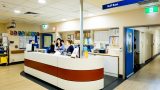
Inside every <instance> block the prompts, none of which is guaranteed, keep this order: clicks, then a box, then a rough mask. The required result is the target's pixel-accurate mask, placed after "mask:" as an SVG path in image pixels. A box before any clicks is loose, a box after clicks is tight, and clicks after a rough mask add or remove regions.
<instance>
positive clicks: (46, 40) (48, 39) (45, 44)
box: [42, 33, 53, 49]
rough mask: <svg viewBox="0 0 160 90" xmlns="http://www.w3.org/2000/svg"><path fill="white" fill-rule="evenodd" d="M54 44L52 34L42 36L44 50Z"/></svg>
mask: <svg viewBox="0 0 160 90" xmlns="http://www.w3.org/2000/svg"><path fill="white" fill-rule="evenodd" d="M52 42H53V35H52V34H46V33H45V34H42V48H44V49H48V48H49V47H50V45H51V43H52Z"/></svg>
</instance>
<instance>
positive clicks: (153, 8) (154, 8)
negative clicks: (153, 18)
mask: <svg viewBox="0 0 160 90" xmlns="http://www.w3.org/2000/svg"><path fill="white" fill-rule="evenodd" d="M157 12H159V7H158V6H150V7H146V8H145V13H146V14H150V13H157Z"/></svg>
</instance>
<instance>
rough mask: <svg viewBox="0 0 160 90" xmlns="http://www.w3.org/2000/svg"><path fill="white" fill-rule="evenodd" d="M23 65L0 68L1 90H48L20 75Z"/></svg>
mask: <svg viewBox="0 0 160 90" xmlns="http://www.w3.org/2000/svg"><path fill="white" fill-rule="evenodd" d="M22 71H23V64H19V65H11V66H0V90H47V89H45V88H44V87H42V86H40V85H39V84H36V83H34V82H32V81H30V80H29V79H26V78H24V77H22V76H21V75H20V72H22Z"/></svg>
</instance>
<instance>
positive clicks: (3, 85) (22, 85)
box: [0, 64, 117, 90]
mask: <svg viewBox="0 0 160 90" xmlns="http://www.w3.org/2000/svg"><path fill="white" fill-rule="evenodd" d="M23 70H24V68H23V64H17V65H10V66H0V90H48V89H49V90H60V89H59V88H57V87H55V86H53V85H50V84H48V83H46V82H44V81H41V80H39V79H36V78H34V77H32V76H30V75H27V74H25V73H24V72H23ZM116 81H117V78H114V77H111V76H105V88H104V89H103V90H109V89H110V88H114V85H113V86H111V87H109V86H110V85H111V84H110V83H112V82H116ZM116 85H117V84H116ZM108 87H109V89H108Z"/></svg>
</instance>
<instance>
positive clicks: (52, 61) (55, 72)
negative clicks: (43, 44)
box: [24, 52, 104, 90]
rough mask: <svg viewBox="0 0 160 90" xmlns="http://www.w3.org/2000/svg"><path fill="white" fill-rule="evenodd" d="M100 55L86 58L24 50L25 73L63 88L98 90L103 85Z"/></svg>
mask: <svg viewBox="0 0 160 90" xmlns="http://www.w3.org/2000/svg"><path fill="white" fill-rule="evenodd" d="M103 66H104V65H103V60H101V57H98V56H93V57H90V58H87V59H80V58H76V59H73V58H70V57H68V56H61V55H54V54H46V53H39V52H25V67H24V71H25V73H28V74H30V75H33V76H35V77H37V78H39V79H42V80H44V81H46V82H48V83H50V84H53V85H55V86H58V87H60V88H62V89H65V90H99V89H102V88H103V87H104V67H103Z"/></svg>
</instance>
